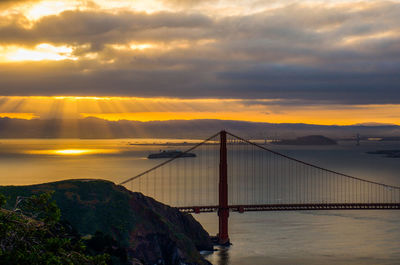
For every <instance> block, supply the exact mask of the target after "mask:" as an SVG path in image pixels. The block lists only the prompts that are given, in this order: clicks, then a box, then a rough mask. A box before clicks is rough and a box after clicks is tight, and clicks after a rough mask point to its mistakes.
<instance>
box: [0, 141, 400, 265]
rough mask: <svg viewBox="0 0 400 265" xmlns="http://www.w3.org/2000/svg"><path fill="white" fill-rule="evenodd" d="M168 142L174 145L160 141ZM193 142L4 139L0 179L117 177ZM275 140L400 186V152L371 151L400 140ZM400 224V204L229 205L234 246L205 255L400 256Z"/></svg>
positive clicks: (332, 165) (343, 259) (302, 260)
mask: <svg viewBox="0 0 400 265" xmlns="http://www.w3.org/2000/svg"><path fill="white" fill-rule="evenodd" d="M165 142H169V143H170V145H169V146H165V145H160V144H159V143H165ZM183 142H186V143H185V144H183ZM192 142H196V141H194V140H190V139H189V140H173V139H161V140H154V139H144V140H137V139H114V140H76V139H57V140H53V139H46V140H37V139H23V140H21V139H18V140H17V139H16V140H9V139H3V140H1V141H0V185H28V184H35V183H43V182H49V181H57V180H62V179H71V178H101V179H107V180H111V181H114V182H116V183H119V182H121V181H123V180H125V179H127V178H129V177H132V176H135V175H137V174H139V173H141V172H142V171H144V170H146V169H148V168H150V167H152V166H155V165H156V164H157V163H159V162H160V161H159V160H148V159H147V158H146V157H147V155H148V154H150V153H152V152H155V151H158V150H160V149H180V150H184V149H186V148H188V147H189V146H190V144H191V143H192ZM269 147H270V148H273V149H275V150H278V151H280V152H282V153H284V154H286V155H290V156H293V157H295V158H298V159H301V160H304V161H306V162H309V163H314V164H317V165H320V166H323V167H327V168H329V169H332V170H336V171H339V172H342V173H346V174H349V175H354V176H358V177H361V178H364V179H368V180H373V181H379V182H383V183H386V184H390V185H396V186H400V158H386V157H383V156H380V155H371V154H366V152H367V151H375V150H385V149H398V150H400V143H399V142H362V143H361V146H355V145H354V143H352V142H340V144H339V145H338V146H328V147H321V146H316V147H294V146H269ZM207 152H208V153H207ZM215 154H216V152H215V150H208V151H207V150H206V153H205V155H206V156H207V157H212V156H215ZM196 159H200V157H198V158H196ZM214 160H215V159H214ZM187 161H190V160H187ZM192 161H196V160H192ZM185 165H186V164H185ZM189 165H190V163H189V162H188V166H189ZM203 173H204V172H203ZM214 173H215V172H214V171H213V174H214ZM214 184H215V183H213V182H212V181H211V183H209V185H211V186H212V185H214ZM214 186H215V185H214ZM127 187H128V188H129V186H127ZM135 187H137V186H135ZM135 187H133V188H135ZM149 193H150V191H149ZM153 193H154V194H155V195H156V197H157V196H159V193H160V189H157V190H156V189H154V190H153ZM154 194H153V195H154ZM173 199H174V198H173ZM175 199H179V197H178V198H175ZM194 217H195V218H196V219H197V220H198V221H199V222H200V223H201V224H202V225H203V226H204V227H205V229H206V230H207V231H208V232H209V233H210V234H216V233H217V223H218V218H217V215H216V214H215V213H207V214H198V215H194ZM399 225H400V211H393V210H362V211H349V210H347V211H304V212H300V211H293V212H246V213H243V214H239V213H231V214H230V218H229V233H230V234H229V235H230V239H231V242H232V246H231V247H229V248H220V249H218V251H215V252H213V253H206V254H205V255H206V257H207V259H208V260H209V261H211V262H212V263H213V264H256V265H257V264H349V265H351V264H400V229H399Z"/></svg>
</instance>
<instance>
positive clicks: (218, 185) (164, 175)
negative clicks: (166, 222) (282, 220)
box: [120, 131, 400, 244]
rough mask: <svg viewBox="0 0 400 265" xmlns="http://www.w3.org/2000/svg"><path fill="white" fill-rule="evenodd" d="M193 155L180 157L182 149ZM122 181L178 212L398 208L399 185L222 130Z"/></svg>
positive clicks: (225, 239) (224, 222) (223, 232)
mask: <svg viewBox="0 0 400 265" xmlns="http://www.w3.org/2000/svg"><path fill="white" fill-rule="evenodd" d="M189 152H190V153H194V154H195V155H196V157H194V158H190V157H189V158H184V156H185V154H186V153H189ZM120 185H124V186H126V187H127V188H128V189H130V190H132V191H136V192H141V193H143V194H145V195H147V196H150V197H153V198H154V199H156V200H158V201H161V202H163V203H165V204H168V205H171V206H174V207H177V208H178V209H179V210H180V211H182V212H188V213H202V212H217V213H218V217H219V233H218V235H217V237H218V242H219V244H229V235H228V217H229V212H230V211H236V212H240V213H243V212H246V211H293V210H296V211H299V210H366V209H400V187H397V186H392V185H386V184H384V183H379V182H375V181H370V180H366V179H362V178H358V177H354V176H350V175H346V174H342V173H339V172H336V171H333V170H329V169H327V168H323V167H320V166H317V165H313V164H310V163H307V162H304V161H301V160H298V159H295V158H293V157H290V156H287V155H284V154H282V153H279V152H276V151H273V150H271V149H269V148H267V147H266V146H264V145H261V144H257V143H255V142H251V141H248V140H246V139H243V138H241V137H239V136H236V135H234V134H232V133H229V132H226V131H221V132H219V133H217V134H215V135H213V136H211V137H209V138H207V139H206V140H204V141H202V142H200V143H198V144H196V145H194V146H193V147H191V148H189V149H187V150H186V151H185V152H183V153H181V154H179V155H177V156H175V157H173V158H170V159H166V160H164V161H163V162H161V163H160V164H158V165H157V166H154V167H153V168H150V169H149V170H147V171H145V172H143V173H141V174H139V175H137V176H134V177H131V178H129V179H126V180H125V181H123V182H121V183H120Z"/></svg>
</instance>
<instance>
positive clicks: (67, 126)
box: [0, 117, 400, 139]
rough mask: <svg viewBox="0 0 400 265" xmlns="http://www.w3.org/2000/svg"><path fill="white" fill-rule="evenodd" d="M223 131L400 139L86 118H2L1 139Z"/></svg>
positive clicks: (221, 123) (298, 128)
mask: <svg viewBox="0 0 400 265" xmlns="http://www.w3.org/2000/svg"><path fill="white" fill-rule="evenodd" d="M221 129H225V130H228V131H230V132H232V133H235V134H238V135H240V136H243V137H245V138H249V139H255V138H257V139H265V138H268V139H277V138H278V139H283V138H296V137H300V136H305V135H325V136H327V137H330V138H335V139H337V138H350V137H355V135H356V134H357V133H359V134H360V135H361V136H368V137H396V136H400V126H397V125H376V126H369V125H368V126H366V125H349V126H337V125H314V124H302V123H280V124H276V123H261V122H245V121H232V120H170V121H149V122H140V121H127V120H120V121H107V120H102V119H98V118H93V117H88V118H85V119H65V120H61V119H49V120H41V119H33V120H21V119H10V118H0V138H86V139H96V138H98V139H102V138H104V139H111V138H186V139H203V138H206V137H208V136H210V135H212V134H215V133H216V132H218V131H220V130H221Z"/></svg>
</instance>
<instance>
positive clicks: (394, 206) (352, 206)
mask: <svg viewBox="0 0 400 265" xmlns="http://www.w3.org/2000/svg"><path fill="white" fill-rule="evenodd" d="M177 208H178V209H179V210H180V211H181V212H186V213H207V212H217V211H218V209H219V206H218V205H213V206H187V207H177ZM228 208H229V210H230V211H231V212H239V213H243V212H251V211H253V212H254V211H315V210H389V209H390V210H400V203H309V204H301V203H299V204H258V205H257V204H256V205H229V206H228Z"/></svg>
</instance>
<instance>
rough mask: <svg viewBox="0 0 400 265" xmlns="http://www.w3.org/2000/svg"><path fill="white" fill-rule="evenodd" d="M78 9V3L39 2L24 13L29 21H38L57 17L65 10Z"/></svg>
mask: <svg viewBox="0 0 400 265" xmlns="http://www.w3.org/2000/svg"><path fill="white" fill-rule="evenodd" d="M78 7H79V1H71V0H69V1H40V2H39V3H36V4H34V5H31V6H30V7H29V8H28V9H27V10H26V12H25V15H26V17H27V18H28V19H29V20H38V19H40V18H42V17H44V16H49V15H58V14H60V13H62V12H64V11H66V10H74V9H76V8H78Z"/></svg>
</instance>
